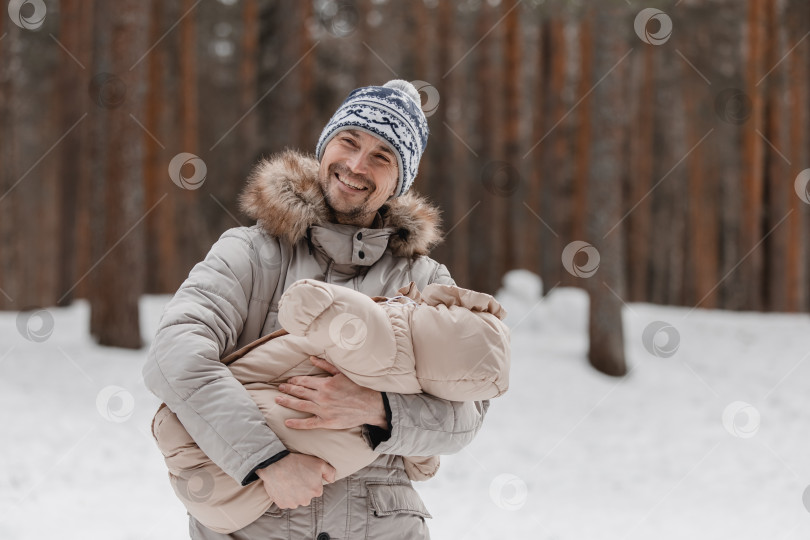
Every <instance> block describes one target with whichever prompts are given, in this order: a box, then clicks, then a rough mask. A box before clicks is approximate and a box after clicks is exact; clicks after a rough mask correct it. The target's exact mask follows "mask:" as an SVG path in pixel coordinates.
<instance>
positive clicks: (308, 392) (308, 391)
mask: <svg viewBox="0 0 810 540" xmlns="http://www.w3.org/2000/svg"><path fill="white" fill-rule="evenodd" d="M278 389H279V391H280V392H284V393H285V394H290V395H291V396H295V397H299V398H302V399H306V400H309V401H314V399H313V398H314V397H315V390H313V389H312V388H307V387H306V386H300V385H297V384H290V383H289V382H287V383H282V384H280V385H278Z"/></svg>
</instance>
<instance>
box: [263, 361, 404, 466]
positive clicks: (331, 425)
mask: <svg viewBox="0 0 810 540" xmlns="http://www.w3.org/2000/svg"><path fill="white" fill-rule="evenodd" d="M309 359H310V361H311V362H312V363H313V364H315V366H317V367H319V368H321V369H323V370H324V371H326V372H327V373H330V374H331V376H330V377H311V376H307V375H301V376H299V377H291V378H290V379H289V380H288V381H287V382H286V383H284V384H280V385H279V387H278V389H279V390H280V391H282V392H284V393H285V394H289V395H287V396H278V397H276V403H278V404H279V405H281V406H283V407H287V408H290V409H295V410H296V411H303V412H307V413H311V414H313V415H314V416H311V417H309V418H294V419H289V420H287V421H285V422H284V424H285V425H286V426H287V427H289V428H295V429H315V428H327V429H348V428H353V427H357V426H362V425H363V424H370V425H373V426H379V427H381V428H383V429H388V421H387V420H386V418H385V407H384V406H383V400H382V394H381V393H380V392H377V391H376V390H371V389H369V388H365V387H363V386H360V385H359V384H356V383H355V382H353V381H352V380H351V379H349V378H348V377H346V376H345V375H343V374H342V373H341V372H340V370H338V368H336V367H335V366H333V365H332V364H330V363H329V362H327V361H326V360H322V359H320V358H317V357H315V356H310V357H309ZM282 461H283V460H282Z"/></svg>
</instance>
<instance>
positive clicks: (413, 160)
mask: <svg viewBox="0 0 810 540" xmlns="http://www.w3.org/2000/svg"><path fill="white" fill-rule="evenodd" d="M346 129H357V130H360V131H364V132H366V133H369V134H371V135H375V136H376V137H379V138H380V139H382V140H383V141H385V142H387V143H388V144H389V145H390V146H391V148H392V149H393V150H394V153H395V154H396V156H397V165H398V170H399V178H398V181H397V189H396V190H395V191H394V196H395V197H399V196H400V195H403V194H404V193H406V192H407V191H408V189H410V187H411V185H412V184H413V181H414V179H415V178H416V171H417V170H418V169H419V159H420V158H421V157H422V154H423V153H424V151H425V146H426V145H427V139H428V125H427V118H425V113H424V112H422V105H421V98H420V97H419V92H418V91H417V90H416V88H414V87H413V85H412V84H411V83H409V82H408V81H403V80H400V79H395V80H393V81H388V82H387V83H385V85H384V86H366V87H363V88H358V89H356V90H354V91H352V93H351V94H349V97H347V98H346V100H345V101H344V102H343V104H342V105H341V106H340V107H339V108H338V110H337V111H336V112H335V114H334V115H332V118H331V120H329V123H328V124H326V127H324V128H323V131H322V132H321V136H320V138H319V139H318V145H317V146H316V148H315V155H316V156H317V157H318V161H320V160H321V158H322V157H323V151H324V149H325V148H326V145H327V143H328V142H329V141H330V140H331V139H332V137H334V136H335V135H336V134H337V133H339V132H341V131H343V130H346Z"/></svg>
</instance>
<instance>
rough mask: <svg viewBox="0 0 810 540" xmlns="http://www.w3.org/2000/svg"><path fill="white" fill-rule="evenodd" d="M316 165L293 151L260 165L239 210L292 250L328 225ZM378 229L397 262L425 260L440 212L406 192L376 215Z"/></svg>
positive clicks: (436, 237)
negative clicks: (384, 230)
mask: <svg viewBox="0 0 810 540" xmlns="http://www.w3.org/2000/svg"><path fill="white" fill-rule="evenodd" d="M318 168H319V164H318V161H317V160H316V159H315V157H314V156H313V155H310V154H303V153H300V152H297V151H295V150H285V151H283V152H281V153H280V154H276V155H274V156H271V157H270V158H269V159H263V160H262V161H261V162H259V164H258V165H256V167H255V168H254V169H253V171H252V172H251V173H250V175H249V176H248V180H247V185H246V186H245V189H244V190H243V191H242V193H241V195H240V196H239V207H240V209H241V210H242V212H243V213H244V214H245V215H247V216H248V217H250V218H252V219H255V220H257V221H259V222H260V224H261V226H262V228H263V229H264V230H265V231H267V233H268V234H270V235H272V236H275V237H278V238H283V239H284V240H286V241H287V242H289V243H290V244H292V245H294V244H296V243H297V242H298V241H299V240H301V238H304V237H305V236H306V234H307V229H309V227H310V226H312V225H319V224H322V223H327V222H329V221H330V219H331V217H332V212H331V211H330V210H329V208H328V207H327V206H326V202H325V201H324V198H323V191H322V190H321V186H320V184H319V183H318ZM379 213H380V216H381V217H382V220H383V227H393V228H395V229H396V230H395V231H394V232H393V233H392V234H391V237H390V239H389V240H388V247H390V248H391V251H392V252H393V254H394V255H395V256H397V257H408V258H411V257H416V256H418V255H427V254H428V253H429V252H430V250H431V249H432V248H433V247H434V246H435V245H436V244H438V243H439V242H441V240H442V233H441V229H440V226H441V218H440V212H439V209H438V208H436V207H435V206H433V205H432V204H431V203H430V202H428V200H427V199H426V198H425V197H422V196H421V195H417V194H416V193H413V192H408V193H406V194H405V195H402V196H400V197H396V198H394V199H391V200H390V201H388V202H386V203H385V204H384V205H383V206H382V208H380V210H379Z"/></svg>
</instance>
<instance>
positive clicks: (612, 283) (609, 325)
mask: <svg viewBox="0 0 810 540" xmlns="http://www.w3.org/2000/svg"><path fill="white" fill-rule="evenodd" d="M625 14H626V10H625V8H624V7H623V3H621V2H610V3H609V4H608V5H604V6H600V9H598V10H596V13H595V17H594V23H595V26H596V28H599V29H600V31H599V32H597V34H596V36H595V37H594V57H593V58H594V62H593V66H594V71H593V75H592V77H593V80H595V81H596V80H599V79H600V78H602V77H603V76H604V75H605V74H606V73H608V72H609V71H611V70H612V73H610V75H608V76H607V77H606V78H605V79H604V80H603V81H602V83H601V84H599V85H597V86H596V87H595V88H594V91H593V101H592V106H593V116H592V117H591V130H592V132H593V133H598V134H599V137H598V138H596V139H594V141H593V144H592V145H591V159H590V168H589V171H588V232H589V237H590V238H592V239H593V242H592V244H593V245H594V246H595V247H596V248H597V249H598V250H599V253H600V261H601V262H600V266H599V268H598V270H597V272H596V274H595V275H593V276H591V277H590V278H589V279H588V281H587V283H588V291H589V295H590V316H589V332H588V334H589V338H590V343H589V348H588V360H589V361H590V363H591V365H593V366H594V367H595V368H596V369H598V370H599V371H601V372H603V373H606V374H608V375H624V374H625V373H626V371H627V368H626V364H625V359H624V337H623V336H624V334H623V325H622V300H621V298H622V297H624V295H625V293H624V291H625V281H624V274H623V268H624V256H625V247H624V237H623V228H622V225H621V224H619V225H617V224H618V223H619V220H620V219H621V218H622V184H623V175H624V173H625V169H624V167H623V163H624V156H625V155H626V142H627V136H628V114H627V103H626V100H625V99H624V98H625V96H626V95H627V84H628V83H627V81H628V77H627V75H628V73H629V65H630V64H629V62H628V63H625V62H624V61H622V60H621V59H622V58H623V57H624V55H626V54H627V52H628V50H629V46H628V44H627V43H626V41H625V39H624V33H623V31H622V29H621V27H618V28H617V25H616V24H615V23H614V22H613V21H616V20H621V19H622V17H624V16H626V15H625ZM617 295H618V297H617Z"/></svg>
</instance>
